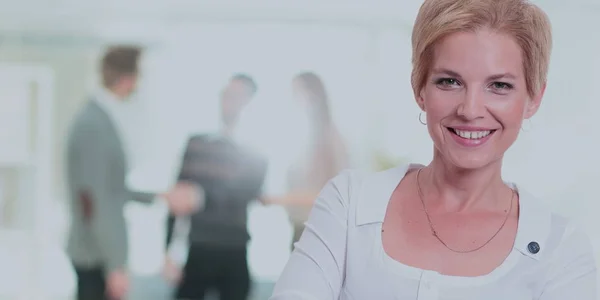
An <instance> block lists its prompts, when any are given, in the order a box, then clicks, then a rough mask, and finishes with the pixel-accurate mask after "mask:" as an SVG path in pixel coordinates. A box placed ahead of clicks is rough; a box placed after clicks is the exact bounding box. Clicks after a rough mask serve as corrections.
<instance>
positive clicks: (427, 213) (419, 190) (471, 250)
mask: <svg viewBox="0 0 600 300" xmlns="http://www.w3.org/2000/svg"><path fill="white" fill-rule="evenodd" d="M421 170H422V169H419V170H417V190H418V192H419V198H420V199H421V204H422V205H423V210H424V211H425V216H427V222H429V228H430V229H431V233H432V234H433V236H435V238H436V239H437V240H438V241H439V242H440V243H442V245H444V247H446V248H447V249H448V250H450V251H452V252H455V253H471V252H475V251H477V250H479V249H481V248H483V247H485V246H486V245H487V244H489V243H490V242H491V241H492V240H493V239H494V238H495V237H496V236H497V235H498V233H500V231H502V228H504V225H506V222H507V221H508V217H509V216H510V213H511V211H512V207H513V200H514V198H515V191H514V190H512V196H511V198H510V207H509V209H508V212H506V216H505V217H504V221H503V222H502V225H500V228H498V230H497V231H496V232H495V233H494V235H492V237H490V239H489V240H487V241H486V242H485V243H484V244H483V245H481V246H479V247H477V248H475V249H470V250H456V249H453V248H452V247H450V246H448V244H447V243H446V242H444V240H442V238H441V237H440V236H439V234H438V232H437V231H436V230H435V226H433V222H432V221H431V217H430V216H429V212H428V211H427V206H426V205H425V200H423V199H424V196H423V191H422V190H421V182H420V181H419V175H420V174H421Z"/></svg>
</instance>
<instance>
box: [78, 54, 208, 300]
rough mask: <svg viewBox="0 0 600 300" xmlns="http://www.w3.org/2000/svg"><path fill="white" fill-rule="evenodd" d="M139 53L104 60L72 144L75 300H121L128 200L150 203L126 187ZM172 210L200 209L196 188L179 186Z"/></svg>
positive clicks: (125, 285) (125, 282) (152, 196)
mask: <svg viewBox="0 0 600 300" xmlns="http://www.w3.org/2000/svg"><path fill="white" fill-rule="evenodd" d="M140 55H141V50H140V49H139V48H137V47H129V46H117V47H113V48H111V49H109V50H108V51H107V52H106V53H105V55H104V57H103V59H102V61H101V75H102V88H100V89H99V90H98V91H97V92H96V93H95V94H94V95H93V96H91V97H90V100H89V101H88V102H87V103H86V104H85V105H84V107H83V108H82V109H81V110H80V111H79V113H78V114H77V116H76V117H75V120H74V122H73V124H72V125H71V129H70V132H69V137H68V141H67V146H66V148H67V160H66V161H67V184H68V192H69V197H70V201H71V230H70V235H69V241H68V250H67V251H68V254H69V256H70V258H71V260H72V263H73V265H74V268H75V272H76V276H77V299H79V300H97V299H124V297H125V295H126V293H127V290H128V285H129V283H128V274H127V253H128V245H127V230H126V224H125V218H124V215H123V208H124V205H125V203H126V201H127V200H135V201H140V202H144V203H151V202H152V200H153V199H155V197H156V196H157V195H156V194H153V193H144V192H133V191H130V190H129V189H128V188H127V185H126V175H127V171H128V157H127V155H126V151H127V149H125V148H126V147H125V146H124V143H125V141H124V136H123V130H124V128H123V126H125V124H126V120H127V118H128V117H129V116H128V115H127V114H126V113H124V110H123V109H122V108H123V105H124V103H125V102H127V101H128V100H129V98H130V96H131V95H132V93H133V92H134V90H135V88H136V85H137V77H138V64H139V62H138V61H139V57H140ZM159 196H163V197H164V198H166V199H167V204H168V207H169V208H170V209H171V210H172V211H173V213H176V214H189V213H191V212H193V211H194V209H195V207H197V205H198V204H199V203H198V197H199V194H198V191H197V187H195V186H194V185H192V184H179V185H177V186H175V187H174V188H173V190H171V191H170V192H168V193H165V194H161V195H159Z"/></svg>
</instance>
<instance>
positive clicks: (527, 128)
mask: <svg viewBox="0 0 600 300" xmlns="http://www.w3.org/2000/svg"><path fill="white" fill-rule="evenodd" d="M531 128H533V127H532V125H531V119H525V120H524V121H523V123H522V124H521V131H523V132H528V131H530V130H531Z"/></svg>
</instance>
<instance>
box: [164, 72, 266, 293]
mask: <svg viewBox="0 0 600 300" xmlns="http://www.w3.org/2000/svg"><path fill="white" fill-rule="evenodd" d="M256 89H257V86H256V84H255V82H254V80H253V79H252V78H251V77H250V76H248V75H245V74H236V75H234V76H233V77H232V78H231V79H230V80H229V82H228V84H227V86H226V87H225V88H224V90H223V92H222V94H221V97H220V113H221V116H220V117H221V122H222V123H221V131H220V132H219V133H217V134H201V135H195V136H192V137H191V138H190V139H189V141H188V144H187V147H186V150H185V154H184V156H183V161H182V164H181V171H180V174H179V177H178V180H179V181H183V182H193V183H195V184H197V185H199V186H200V187H201V188H202V189H203V191H204V199H205V201H204V207H203V209H202V210H200V211H198V212H196V213H195V214H194V215H192V216H191V217H190V220H189V223H188V226H186V225H185V222H181V221H182V219H183V218H179V217H176V216H170V217H169V220H168V226H167V258H166V261H165V266H164V267H165V269H164V275H165V277H166V278H167V279H168V280H169V281H171V282H173V283H176V284H177V285H178V287H177V290H176V292H175V294H176V295H175V296H176V298H177V299H192V300H200V299H204V298H205V294H206V293H207V292H208V291H216V292H218V294H219V297H220V298H219V299H221V300H245V299H247V297H248V294H249V292H250V284H251V282H250V281H251V280H250V273H249V269H248V263H247V244H248V241H249V239H250V236H249V234H248V231H247V218H248V216H247V211H248V204H249V203H250V202H251V201H252V200H255V199H257V197H258V195H259V194H260V193H261V190H262V185H263V181H264V178H265V173H266V168H267V164H266V160H265V159H264V158H263V157H262V156H261V155H258V154H257V153H255V152H254V151H252V150H250V149H249V148H247V147H246V146H244V145H241V144H240V143H239V142H238V141H237V138H236V132H237V130H238V122H239V119H240V115H241V114H242V112H243V110H244V108H245V107H246V106H247V105H248V104H249V103H250V101H251V99H252V97H253V96H254V94H255V92H256ZM184 245H187V249H185V250H184V251H182V250H183V249H181V247H185V246H184ZM177 247H179V249H176V250H173V248H177ZM183 264H185V266H184V267H183V269H181V265H183Z"/></svg>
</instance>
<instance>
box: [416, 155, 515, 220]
mask: <svg viewBox="0 0 600 300" xmlns="http://www.w3.org/2000/svg"><path fill="white" fill-rule="evenodd" d="M421 173H422V174H421V175H420V184H421V186H422V187H423V190H424V192H425V196H426V197H427V191H429V192H430V193H429V197H432V198H430V199H431V200H435V199H437V202H438V203H437V205H439V206H440V207H441V208H444V210H450V211H467V210H471V209H476V210H481V209H483V210H489V209H494V208H496V207H498V205H500V206H501V207H504V206H505V203H498V202H499V201H502V200H503V199H504V196H505V195H507V194H508V193H505V191H507V186H506V185H505V184H504V182H503V180H502V174H501V173H502V160H498V161H495V162H492V163H491V164H489V165H487V166H485V167H482V168H479V169H461V168H458V167H456V166H455V165H453V164H452V163H450V162H448V161H447V160H446V159H444V158H443V157H442V156H441V154H439V153H437V151H436V153H435V154H434V158H433V160H432V162H431V163H430V164H429V166H427V167H426V168H425V169H424V170H423V172H421ZM431 200H430V201H431Z"/></svg>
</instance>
